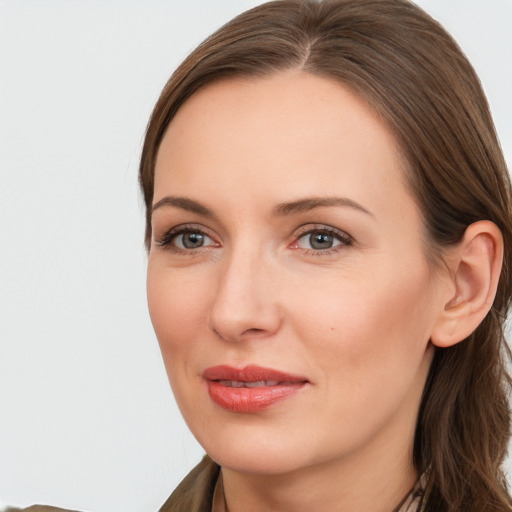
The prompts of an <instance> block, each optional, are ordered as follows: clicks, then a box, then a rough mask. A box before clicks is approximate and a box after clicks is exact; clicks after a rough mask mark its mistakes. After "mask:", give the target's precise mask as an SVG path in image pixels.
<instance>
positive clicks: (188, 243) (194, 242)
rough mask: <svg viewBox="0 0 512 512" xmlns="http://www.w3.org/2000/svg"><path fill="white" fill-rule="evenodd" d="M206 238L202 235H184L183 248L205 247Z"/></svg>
mask: <svg viewBox="0 0 512 512" xmlns="http://www.w3.org/2000/svg"><path fill="white" fill-rule="evenodd" d="M203 241H204V236H203V235H202V234H201V233H185V234H184V235H183V246H184V247H186V248H187V249H195V248H197V247H201V246H202V245H203Z"/></svg>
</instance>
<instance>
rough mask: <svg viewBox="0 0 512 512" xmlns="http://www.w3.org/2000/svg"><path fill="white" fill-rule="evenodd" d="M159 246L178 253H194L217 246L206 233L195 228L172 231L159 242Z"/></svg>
mask: <svg viewBox="0 0 512 512" xmlns="http://www.w3.org/2000/svg"><path fill="white" fill-rule="evenodd" d="M158 244H159V245H160V246H161V247H165V248H169V249H173V250H176V251H193V250H194V249H202V248H203V247H209V246H217V244H216V242H214V241H213V239H212V238H210V237H209V236H208V235H207V234H206V233H204V232H203V231H201V230H200V229H197V228H194V227H183V228H177V229H172V230H171V231H169V232H167V233H166V234H165V235H164V236H163V238H162V239H160V240H158Z"/></svg>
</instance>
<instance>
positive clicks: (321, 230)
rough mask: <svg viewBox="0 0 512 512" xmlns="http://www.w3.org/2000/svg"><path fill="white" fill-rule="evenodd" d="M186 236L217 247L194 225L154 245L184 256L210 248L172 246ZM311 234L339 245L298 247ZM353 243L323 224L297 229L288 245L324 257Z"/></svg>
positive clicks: (175, 229)
mask: <svg viewBox="0 0 512 512" xmlns="http://www.w3.org/2000/svg"><path fill="white" fill-rule="evenodd" d="M186 234H200V235H203V236H205V237H208V238H209V239H210V240H213V242H214V244H213V245H214V246H217V247H218V243H217V242H215V240H214V239H213V237H211V236H210V235H208V234H207V233H206V232H205V230H204V228H201V227H199V226H194V225H189V226H181V227H177V228H173V229H171V230H169V231H167V232H166V233H165V234H164V235H163V236H162V237H161V238H159V239H158V240H156V243H157V244H158V246H159V247H162V248H163V249H166V250H169V251H172V252H175V253H178V254H180V255H185V256H187V255H188V256H190V255H196V254H197V253H198V250H199V249H208V247H210V246H202V247H198V248H195V249H183V248H181V247H177V246H176V245H174V244H173V241H175V240H176V238H177V237H178V236H180V235H186ZM313 234H326V235H327V236H329V237H332V238H333V239H335V240H337V241H339V242H340V243H339V244H338V245H335V246H333V247H330V248H327V249H305V248H302V247H300V246H299V241H300V240H302V239H304V238H305V237H307V236H311V235H313ZM353 243H354V239H353V238H352V237H351V236H350V235H349V234H348V233H345V232H344V231H341V230H339V229H336V228H333V227H330V226H326V225H324V224H321V225H313V226H311V225H308V226H304V227H303V228H299V232H298V234H297V235H296V237H295V241H294V242H293V243H292V244H291V245H290V248H291V249H294V250H302V251H303V252H304V254H305V255H307V256H325V255H329V254H333V253H336V252H338V251H341V250H343V249H346V248H347V247H350V246H351V245H353Z"/></svg>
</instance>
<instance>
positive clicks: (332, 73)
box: [140, 0, 512, 512]
mask: <svg viewBox="0 0 512 512" xmlns="http://www.w3.org/2000/svg"><path fill="white" fill-rule="evenodd" d="M140 180H141V185H142V188H143V193H144V198H145V203H146V212H147V215H146V220H147V224H146V244H147V247H148V250H149V262H148V301H149V309H150V313H151V317H152V321H153V325H154V327H155V331H156V334H157V337H158V339H159V342H160V346H161V349H162V354H163V357H164V361H165V364H166V368H167V372H168V376H169V380H170V383H171V386H172V388H173V391H174V394H175V396H176V399H177V402H178V405H179V406H180V409H181V412H182V414H183V416H184V418H185V420H186V421H187V423H188V425H189V427H190V429H191V430H192V432H193V433H194V435H195V436H196V438H197V439H198V441H199V442H200V443H201V444H202V446H203V447H204V448H205V451H206V452H207V454H208V457H206V458H205V459H204V460H203V462H202V463H201V464H200V465H199V466H198V467H196V469H195V470H193V471H192V473H191V474H190V475H189V476H188V477H187V478H186V479H185V480H184V482H182V484H181V485H180V486H179V487H178V489H177V490H176V491H175V492H174V493H173V495H172V496H171V497H170V498H169V500H168V501H167V502H166V504H165V505H164V506H163V507H162V509H161V510H162V511H171V510H172V511H175V510H176V511H178V510H180V511H183V510H187V511H199V510H200V511H210V510H213V511H214V512H219V511H230V512H233V511H240V510H243V511H252V510H273V511H274V510H275V511H288V510H293V511H318V510H330V511H335V510H340V511H341V510H343V511H344V512H350V511H362V510H372V511H382V512H384V511H386V512H388V511H400V512H405V511H419V510H424V511H432V512H433V511H435V512H440V511H464V512H468V511H474V512H477V511H478V512H481V511H505V510H511V503H512V502H511V499H510V496H509V494H508V491H507V488H506V483H505V479H504V475H503V473H502V470H501V463H502V461H503V458H504V456H505V453H506V447H507V441H508V438H509V405H508V401H507V396H508V392H509V386H510V379H509V376H508V374H507V372H506V369H505V365H504V360H505V359H506V358H508V355H509V353H508V349H507V347H506V344H505V342H504V338H503V322H504V318H505V315H506V313H507V310H508V305H509V301H510V295H511V290H510V276H509V273H510V270H509V262H510V247H512V245H511V236H512V232H511V226H512V224H511V215H510V213H511V206H510V183H509V179H508V174H507V169H506V165H505V162H504V159H503V156H502V154H501V152H500V148H499V143H498V141H497V138H496V135H495V131H494V127H493V124H492V120H491V118H490V114H489V111H488V107H487V103H486V100H485V97H484V95H483V92H482V90H481V87H480V85H479V82H478V79H477V77H476V75H475V73H474V71H473V69H472V68H471V66H470V64H469V63H468V62H467V60H466V58H465V57H464V56H463V55H462V53H461V51H460V49H459V48H458V47H457V46H456V44H455V43H454V42H453V40H452V39H451V38H450V37H449V36H448V35H447V33H446V32H445V31H444V30H443V29H442V28H441V27H440V26H439V25H438V24H437V23H436V22H435V21H433V20H432V19H431V18H430V17H429V16H427V15H426V14H425V13H424V12H423V11H421V10H420V9H419V8H418V7H416V6H415V5H414V4H412V3H410V2H408V1H406V0H357V1H356V0H334V1H324V2H314V1H299V0H297V1H296V0H282V1H277V2H271V3H268V4H264V5H262V6H260V7H257V8H255V9H253V10H250V11H248V12H246V13H244V14H242V15H240V16H239V17H237V18H235V19H234V20H233V21H231V22H230V23H228V24H227V25H225V26H224V27H222V28H221V29H220V30H219V31H218V32H216V33H215V34H214V35H212V36H211V37H210V38H209V39H207V40H206V41H205V42H204V43H203V44H202V45H200V46H199V47H198V48H197V49H196V50H195V51H194V52H193V53H192V54H191V55H190V56H189V57H188V58H187V59H186V60H185V61H184V63H183V64H182V65H181V66H180V67H179V68H178V70H177V71H176V72H175V74H174V75H173V76H172V77H171V79H170V80H169V82H168V84H167V85H166V87H165V88H164V90H163V92H162V94H161V97H160V99H159V100H158V102H157V104H156V106H155V109H154V112H153V115H152V117H151V120H150V122H149V125H148V129H147V135H146V140H145V144H144V149H143V153H142V160H141V166H140Z"/></svg>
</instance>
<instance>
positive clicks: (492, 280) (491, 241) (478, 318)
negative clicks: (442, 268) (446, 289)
mask: <svg viewBox="0 0 512 512" xmlns="http://www.w3.org/2000/svg"><path fill="white" fill-rule="evenodd" d="M502 261H503V237H502V235H501V231H500V230H499V228H498V227H497V226H496V224H494V223H493V222H490V221H478V222H475V223H473V224H471V225H470V226H468V228H467V229H466V232H465V233H464V236H463V238H462V240H461V242H460V243H459V244H458V245H457V246H456V248H455V249H454V250H453V252H450V256H449V262H448V266H449V267H450V277H449V278H450V280H451V285H452V286H451V287H450V297H449V298H448V300H446V301H445V303H444V309H443V310H442V311H440V314H439V317H438V319H437V322H436V325H435V326H434V330H433V332H432V335H431V341H432V343H433V344H434V345H436V346H438V347H449V346H452V345H455V344H456V343H459V342H460V341H462V340H464V339H465V338H467V337H468V336H469V335H470V334H471V333H472V332H473V331H474V330H475V329H476V328H477V327H478V325H479V324H480V323H481V322H482V320H483V319H484V318H485V316H486V315H487V313H488V312H489V310H490V309H491V306H492V304H493V301H494V297H495V295H496V290H497V288H498V281H499V277H500V272H501V265H502Z"/></svg>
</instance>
